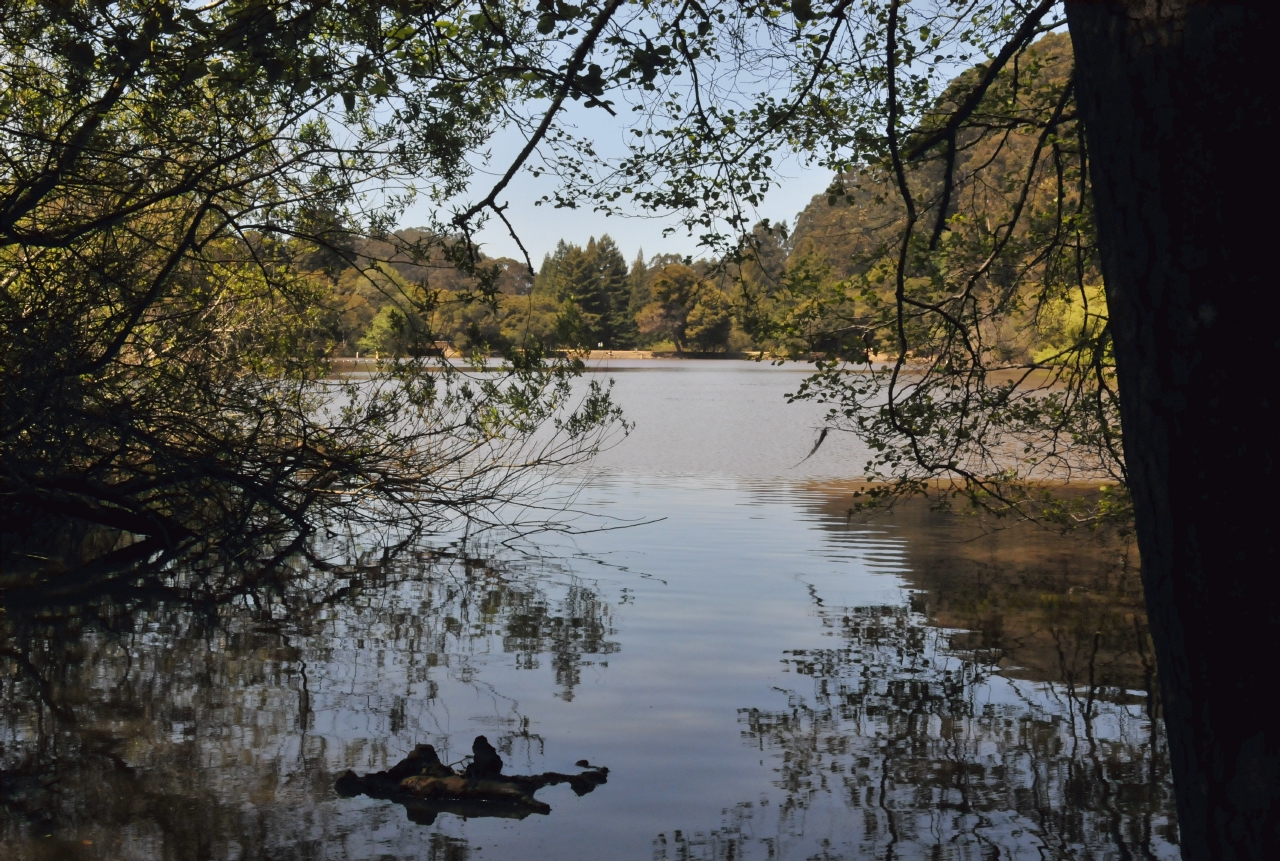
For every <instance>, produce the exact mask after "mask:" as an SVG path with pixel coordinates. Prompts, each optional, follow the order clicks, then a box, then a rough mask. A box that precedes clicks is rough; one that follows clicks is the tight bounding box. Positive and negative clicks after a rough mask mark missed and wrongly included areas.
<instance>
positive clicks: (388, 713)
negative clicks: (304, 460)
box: [0, 362, 1177, 861]
mask: <svg viewBox="0 0 1280 861" xmlns="http://www.w3.org/2000/svg"><path fill="white" fill-rule="evenodd" d="M637 365H641V363H634V365H633V366H625V365H624V366H621V367H619V366H616V365H615V366H614V367H612V368H609V369H608V370H609V372H610V373H612V374H613V376H614V377H615V378H616V380H617V389H616V391H617V394H618V397H619V399H620V400H621V401H622V403H623V405H624V406H625V407H626V408H627V409H628V411H629V413H630V415H631V417H632V418H633V419H634V420H635V421H636V422H637V428H636V430H635V432H634V433H633V434H632V435H631V436H630V437H629V438H628V439H626V440H624V441H623V442H622V443H620V444H619V445H618V446H617V447H615V448H614V449H613V450H611V451H610V452H608V453H607V454H606V455H605V456H604V457H603V458H601V460H600V462H599V463H598V464H597V467H596V470H595V472H594V473H593V475H592V476H591V477H590V479H589V481H588V483H587V486H586V487H585V489H584V490H583V492H582V494H581V496H580V498H579V500H578V505H577V507H578V508H579V509H581V510H583V511H586V512H589V513H590V515H591V516H590V517H586V518H583V519H582V520H581V521H580V522H581V524H582V525H584V526H592V525H595V526H600V525H611V524H617V523H627V522H637V523H643V524H644V525H639V526H635V527H634V528H629V529H622V530H613V531H604V532H596V533H589V534H583V535H579V536H576V537H573V538H566V537H560V538H556V539H554V540H550V539H548V540H546V541H542V542H540V543H539V544H538V546H537V548H536V549H527V550H526V552H522V553H521V552H515V551H512V550H508V549H502V548H497V549H490V550H487V551H485V550H476V549H472V550H469V551H468V552H467V553H458V552H451V551H450V550H449V548H444V550H443V552H439V551H437V552H426V551H424V552H422V553H418V554H412V555H409V556H404V557H401V558H399V559H398V560H396V561H394V562H392V563H390V564H372V563H371V564H370V565H368V566H367V569H366V570H365V571H363V572H357V573H355V574H351V573H350V572H348V574H347V575H344V576H343V577H342V578H340V579H338V580H336V581H335V579H334V577H333V576H331V575H325V574H321V573H318V572H302V576H301V578H300V580H299V582H298V583H296V584H295V585H294V586H292V587H290V588H288V589H284V590H281V591H278V592H275V593H267V592H260V593H253V594H248V595H246V596H245V598H244V599H243V600H240V601H238V602H236V603H234V604H233V605H231V606H222V607H207V606H191V605H189V604H185V603H182V602H178V601H171V602H164V601H158V602H151V603H149V604H146V605H143V606H139V607H133V608H116V609H112V608H110V607H101V608H96V609H93V608H75V609H74V610H72V611H66V610H56V609H45V608H26V609H19V610H12V611H11V612H10V613H9V616H8V618H7V619H6V620H5V624H6V625H7V628H6V633H5V637H6V640H5V642H4V644H3V648H4V651H3V653H0V669H2V671H3V672H2V674H0V685H3V687H2V688H0V745H3V748H2V749H0V767H3V769H4V771H3V774H2V775H0V781H2V783H0V792H2V793H3V806H2V807H0V817H3V820H2V825H0V855H2V856H3V857H4V858H15V859H28V858H32V859H34V858H81V857H82V858H104V859H107V858H112V859H114V858H122V859H135V858H136V859H249V858H279V859H292V858H297V859H320V858H325V859H328V858H333V859H384V858H428V859H485V858H493V859H497V858H504V859H507V858H510V859H544V858H546V859H551V858H555V859H566V858H583V859H594V858H600V859H609V861H614V859H618V861H621V859H678V858H681V859H685V858H687V859H730V858H733V859H739V858H744V859H747V858H761V859H764V858H778V859H809V858H921V859H945V858H957V859H959V858H965V859H967V858H973V859H986V858H1037V859H1039V858H1063V859H1067V858H1118V859H1120V858H1174V857H1176V856H1177V847H1176V829H1175V826H1174V824H1173V819H1172V816H1173V813H1172V810H1173V802H1172V795H1171V787H1170V781H1169V775H1168V765H1167V755H1166V750H1165V743H1164V739H1163V736H1162V734H1161V732H1160V730H1159V726H1158V721H1155V720H1153V717H1158V709H1159V706H1158V703H1157V702H1156V700H1155V698H1154V697H1153V696H1152V694H1151V691H1152V690H1153V686H1154V679H1153V677H1152V670H1151V666H1152V661H1151V657H1150V652H1149V650H1148V647H1147V643H1146V631H1145V617H1144V615H1143V613H1142V609H1141V595H1140V592H1139V585H1138V582H1137V573H1136V570H1135V569H1134V568H1133V565H1132V559H1131V552H1130V550H1129V548H1127V547H1126V546H1125V545H1124V544H1122V543H1120V542H1118V541H1116V540H1100V539H1095V538H1070V539H1067V538H1060V537H1057V536H1053V535H1048V534H1044V533H1041V532H1036V531H1033V530H1030V529H1024V528H1022V527H1018V528H1015V529H1010V530H1002V531H998V532H995V533H993V534H987V535H984V534H983V528H982V526H981V524H979V523H977V522H975V520H974V519H973V518H961V517H956V516H944V515H939V514H934V513H931V512H929V511H928V510H927V508H924V507H919V506H916V507H907V508H905V509H903V510H900V511H898V512H897V513H895V514H894V515H892V516H890V517H884V518H878V519H875V520H872V521H869V522H866V521H862V520H858V519H852V518H850V517H849V516H848V508H849V504H850V500H851V496H850V493H851V485H850V483H849V481H848V479H849V478H850V477H852V476H855V475H857V474H858V473H860V472H861V466H862V462H863V460H864V459H865V457H864V455H863V453H862V452H861V451H860V450H859V449H858V447H857V445H856V443H855V442H853V441H851V440H847V439H838V440H834V441H831V442H828V443H827V444H826V445H824V446H823V447H822V448H821V449H820V450H819V451H818V453H817V454H815V455H814V457H812V458H810V459H809V460H807V461H804V462H803V463H800V461H802V460H803V458H804V456H805V454H806V453H807V452H808V450H809V448H810V447H811V446H812V443H813V439H814V433H815V432H814V428H816V427H817V426H818V425H819V423H820V416H821V409H820V408H816V407H812V406H807V405H793V406H786V405H785V401H784V395H785V393H786V392H787V391H790V390H792V389H794V387H795V385H796V384H797V383H798V382H799V380H800V378H801V377H800V374H799V373H797V372H796V371H793V370H786V369H781V370H780V369H774V368H770V367H769V366H759V365H751V364H747V363H728V362H719V363H718V362H684V363H678V362H661V363H652V362H648V363H643V365H642V366H640V367H636V366H637ZM797 463H799V466H797V465H796V464H797ZM371 559H372V562H373V563H376V562H377V556H376V553H374V554H373V555H372V556H371ZM481 733H482V734H485V735H486V736H487V737H488V738H489V739H490V740H491V741H493V742H494V743H495V744H496V745H497V747H498V748H499V750H500V751H501V752H502V756H503V758H504V760H505V761H506V762H507V767H506V768H507V771H508V772H513V773H536V772H541V771H547V770H557V771H573V770H574V768H573V763H574V762H575V761H576V760H580V759H588V760H590V761H591V762H592V763H595V764H601V765H606V766H608V767H609V768H610V774H609V780H608V783H607V784H605V785H604V786H601V787H600V788H598V789H597V790H596V791H594V792H592V793H590V794H588V795H585V796H582V797H576V796H575V795H574V794H573V792H572V791H571V790H570V789H569V788H568V787H566V786H557V787H549V788H546V789H543V790H541V791H540V792H539V793H538V797H539V798H540V799H542V800H544V801H546V802H548V803H549V804H550V805H551V807H552V808H553V809H552V812H551V813H550V814H549V815H546V816H540V815H533V816H529V817H527V818H525V819H518V820H517V819H508V818H474V817H472V818H466V819H463V818H460V817H457V816H454V815H452V814H449V813H440V814H439V815H437V816H435V817H434V818H432V817H430V816H427V817H425V819H427V820H432V819H433V821H419V822H415V821H411V820H410V818H409V816H408V815H407V812H406V810H405V808H404V807H402V806H399V805H397V804H394V803H391V802H388V801H380V800H375V799H371V798H368V797H359V798H339V797H338V796H337V795H336V794H335V792H334V790H333V782H334V779H335V778H336V776H337V775H338V774H340V773H341V772H342V771H343V770H345V769H347V768H352V769H355V770H356V771H357V772H362V773H363V772H366V771H372V770H377V769H382V768H386V767H387V766H388V765H390V764H392V763H394V762H395V761H397V760H398V759H400V758H401V757H402V756H404V755H405V754H406V753H407V752H408V751H409V750H410V749H411V748H412V747H413V746H414V745H415V744H418V743H423V742H430V743H432V744H434V745H435V746H436V747H437V749H439V750H440V751H441V753H442V756H443V758H444V759H445V760H446V761H457V760H460V759H461V758H462V757H463V756H464V755H466V754H467V753H469V750H470V743H471V740H472V738H474V736H475V735H477V734H481ZM416 818H417V819H419V820H423V819H424V817H423V816H420V815H419V816H417V817H416Z"/></svg>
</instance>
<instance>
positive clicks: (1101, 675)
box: [654, 496, 1179, 861]
mask: <svg viewBox="0 0 1280 861" xmlns="http://www.w3.org/2000/svg"><path fill="white" fill-rule="evenodd" d="M839 499H840V498H839V497H838V496H836V497H832V496H823V497H820V500H821V502H820V504H818V505H816V506H815V513H817V514H819V515H820V516H822V515H825V516H822V519H821V523H822V525H823V526H824V527H825V528H827V529H833V530H836V531H839V530H840V529H841V528H842V523H843V524H844V525H845V526H846V527H847V524H848V522H849V518H848V517H847V516H845V517H835V516H832V515H834V514H835V513H836V512H837V510H838V509H839V507H840V506H839ZM903 509H904V510H899V511H897V512H895V518H894V519H895V521H896V522H897V523H896V525H900V526H907V527H908V528H910V529H912V530H913V531H912V533H911V540H910V542H909V544H908V551H909V552H908V563H909V571H908V573H906V575H905V576H906V579H907V580H908V583H909V585H910V586H911V587H914V589H915V591H914V592H913V593H912V594H911V599H910V605H909V606H878V607H845V608H830V607H825V606H823V602H822V600H821V597H820V596H819V595H817V594H816V593H815V595H814V603H815V607H814V613H815V615H816V616H817V618H818V619H819V620H820V622H821V624H822V626H823V628H824V629H825V631H826V632H827V633H828V634H829V636H830V637H831V638H832V640H833V641H834V643H833V645H832V646H831V647H830V648H825V649H808V650H792V651H787V652H785V653H784V655H783V661H784V662H785V663H786V665H787V666H788V669H789V670H790V671H791V672H792V673H794V674H795V675H796V676H797V677H798V678H797V681H796V684H795V685H793V686H792V687H790V688H788V689H785V690H782V689H780V690H779V693H780V694H782V695H784V696H785V698H786V700H787V703H786V706H785V707H783V708H759V707H753V708H743V709H740V711H739V720H740V724H741V728H742V735H743V738H744V739H745V740H747V741H748V743H750V744H752V745H755V746H756V747H757V748H758V749H759V750H760V751H761V752H762V753H764V754H768V755H770V756H771V757H772V760H773V763H774V772H775V780H774V785H775V786H776V787H777V788H778V789H780V790H782V792H783V796H784V798H783V801H782V803H781V805H780V806H779V807H780V809H778V810H776V811H773V812H772V813H770V814H769V815H765V814H764V812H763V811H761V810H759V809H758V806H757V805H755V804H752V803H742V804H739V805H737V807H735V808H734V809H732V810H729V811H726V817H725V822H724V824H723V826H722V827H721V828H720V829H717V830H714V831H711V832H706V833H700V834H694V835H689V834H685V833H682V832H674V834H662V835H661V836H660V837H659V838H658V839H657V840H656V841H655V844H654V858H655V859H664V861H666V859H731V858H745V857H756V856H757V855H759V856H760V857H774V855H775V853H776V851H777V848H778V846H777V844H778V843H779V842H782V841H785V839H786V837H787V836H788V835H793V836H798V835H799V834H802V833H803V832H804V831H805V830H806V828H808V829H809V830H811V831H812V830H813V829H812V825H813V823H812V822H811V821H810V819H811V818H814V819H816V817H812V816H811V814H813V813H814V812H815V810H816V809H817V808H820V807H824V806H825V807H830V806H831V805H832V804H835V805H842V806H843V807H844V808H845V810H846V813H845V814H844V816H843V817H840V818H841V819H842V822H841V832H842V833H840V834H839V835H838V836H835V837H833V838H831V839H823V840H820V841H819V843H820V852H819V854H818V855H815V856H813V857H821V858H886V859H889V858H913V859H914V858H929V859H935V858H936V859H942V858H948V859H950V858H955V859H988V858H1023V857H1025V858H1041V859H1043V858H1054V859H1059V858H1061V859H1068V858H1118V859H1129V858H1148V859H1151V858H1163V859H1174V858H1177V857H1179V851H1178V847H1177V839H1178V838H1177V827H1176V824H1175V820H1174V813H1173V812H1174V801H1173V793H1172V783H1171V778H1170V775H1169V766H1168V752H1167V748H1166V742H1165V737H1164V733H1163V726H1162V724H1161V723H1160V720H1159V717H1160V715H1159V696H1158V689H1157V683H1156V679H1155V672H1154V658H1153V656H1152V653H1151V647H1150V641H1149V635H1148V632H1147V628H1146V618H1145V612H1144V609H1143V604H1142V594H1141V585H1140V582H1139V579H1138V572H1137V570H1136V568H1135V567H1134V566H1135V563H1136V559H1135V558H1134V556H1133V550H1132V547H1129V546H1127V545H1126V544H1125V543H1124V542H1122V541H1120V540H1118V539H1117V537H1116V536H1106V535H1104V536H1097V537H1094V538H1092V539H1081V537H1080V536H1074V537H1071V538H1068V537H1064V536H1060V535H1055V534H1054V533H1051V532H1039V531H1035V530H1034V529H1033V530H1016V531H1013V532H1011V533H1008V534H1005V533H1002V532H1000V531H994V532H990V531H988V530H990V528H991V526H992V524H991V523H990V522H984V521H982V520H981V519H978V520H974V519H972V518H971V519H967V520H966V519H964V518H957V517H956V516H955V515H951V514H943V513H939V512H933V511H930V510H929V509H928V507H927V506H926V505H924V504H922V503H919V502H917V503H911V504H907V505H905V506H903ZM837 816H839V814H837ZM774 817H776V824H772V823H771V824H772V827H771V828H770V829H766V830H774V829H776V831H777V834H778V835H779V836H777V837H775V836H773V835H770V836H768V837H764V838H760V837H755V836H753V835H756V834H758V833H760V832H761V830H762V829H761V828H760V825H762V824H763V822H762V820H771V819H772V818H774ZM756 850H763V851H756Z"/></svg>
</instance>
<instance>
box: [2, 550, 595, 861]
mask: <svg viewBox="0 0 1280 861" xmlns="http://www.w3.org/2000/svg"><path fill="white" fill-rule="evenodd" d="M557 574H558V575H559V576H556V575H557ZM335 582H336V583H337V585H336V586H335V585H334V584H335ZM3 624H4V628H3V643H2V648H3V651H2V652H0V685H3V688H2V690H0V744H2V745H3V749H2V752H0V768H2V769H3V771H2V772H0V779H2V780H3V784H2V786H0V791H2V799H3V816H4V819H3V825H2V826H0V827H2V829H3V830H2V831H0V846H3V847H6V853H5V857H6V858H15V859H23V858H56V857H65V856H66V855H68V854H69V853H76V854H77V855H81V854H83V855H84V857H110V858H129V859H132V858H139V859H141V858H147V859H151V858H182V859H197V858H199V859H203V858H257V857H266V856H270V857H273V858H286V857H292V858H325V857H351V856H354V857H361V856H364V855H367V854H374V855H377V854H380V853H379V852H377V851H376V848H375V847H374V846H368V847H363V848H362V847H361V846H360V844H361V842H362V841H371V842H376V840H377V836H376V834H377V831H378V829H379V823H377V822H373V823H371V822H369V821H368V820H367V819H361V820H360V821H359V822H357V821H355V820H352V819H350V816H349V815H344V813H343V812H342V811H341V810H338V809H335V808H333V807H331V806H330V807H326V806H325V805H323V804H321V805H316V804H315V802H316V801H317V800H328V799H332V797H333V779H334V776H335V775H336V774H337V773H339V772H340V771H342V770H344V769H346V768H355V769H357V770H359V771H362V772H363V771H372V770H375V769H381V768H385V767H386V766H387V764H388V763H390V762H394V761H395V760H397V759H399V758H400V756H402V755H403V754H404V753H405V752H406V751H407V750H408V749H409V748H411V747H412V746H413V744H414V743H416V742H422V741H428V740H430V741H433V742H434V743H435V744H436V746H437V748H438V749H439V750H440V751H441V754H442V756H443V757H444V759H445V760H446V761H449V760H450V759H461V758H462V757H463V756H464V754H465V753H466V752H467V750H468V746H469V745H470V742H471V736H469V735H466V733H465V732H463V733H461V734H460V737H459V738H458V739H456V740H453V739H451V737H450V734H449V721H448V714H447V712H448V705H447V704H446V703H442V702H441V699H440V696H439V688H440V685H441V684H449V685H453V686H455V687H456V686H458V685H464V686H468V687H469V688H471V689H473V690H474V691H475V693H476V695H477V696H479V697H481V698H482V699H484V700H486V701H487V702H488V705H489V709H490V713H491V717H490V721H491V723H492V724H493V725H494V731H493V735H494V736H496V739H495V740H496V742H497V746H498V748H499V750H501V751H503V752H504V754H506V755H508V756H511V755H513V754H514V755H515V756H516V758H517V760H518V759H519V756H520V753H521V749H522V748H529V747H537V746H538V745H539V743H540V739H539V737H538V736H537V735H536V734H533V733H530V732H529V730H528V719H527V717H526V716H524V715H522V714H521V713H520V710H519V706H518V703H516V702H514V701H511V700H509V699H507V698H505V697H504V696H503V695H502V694H501V693H500V692H499V691H496V690H494V689H492V688H491V687H489V686H488V685H487V684H486V683H485V682H484V681H482V680H481V679H480V678H479V676H478V674H477V672H476V666H475V663H476V661H477V660H478V659H482V658H483V656H484V653H486V652H493V651H497V652H506V653H511V655H513V656H514V658H515V664H516V666H518V667H521V668H525V669H536V668H538V666H539V663H540V662H541V661H543V660H549V661H550V663H551V667H552V669H553V670H554V678H555V684H556V686H557V688H558V695H559V696H561V697H562V698H564V699H571V698H572V697H573V692H574V688H575V686H576V685H577V684H578V683H579V680H580V679H579V674H580V671H581V668H582V667H583V666H584V665H586V664H589V663H591V662H592V661H594V660H599V658H600V657H603V656H607V655H609V654H610V653H612V652H614V651H616V650H617V648H618V647H617V644H616V643H615V642H614V641H613V640H611V639H610V637H611V636H612V634H613V624H612V619H611V611H610V609H609V607H608V606H607V605H605V604H604V603H603V602H602V601H601V600H600V599H599V597H598V596H597V595H596V594H595V593H594V592H593V591H592V589H591V588H590V587H589V586H588V585H586V584H584V583H582V582H581V581H579V580H577V579H576V578H574V577H572V576H564V575H563V574H562V572H556V571H555V570H554V569H548V568H539V567H538V566H529V565H525V566H523V568H521V569H516V570H515V571H514V573H513V571H512V570H508V568H499V567H496V566H495V565H493V564H491V562H490V561H489V560H486V559H476V558H466V557H452V558H451V557H447V556H445V557H440V556H428V555H418V556H416V557H409V558H406V559H404V560H402V561H401V562H399V563H397V564H395V565H390V566H371V567H366V568H363V569H361V570H358V571H352V572H351V576H350V577H348V578H343V579H338V580H335V578H334V577H333V576H332V574H327V575H324V576H318V575H316V576H312V577H306V576H304V577H301V578H299V579H296V580H294V581H292V582H289V583H288V584H286V585H284V586H283V587H279V588H261V589H254V590H249V591H246V592H245V593H244V594H243V595H242V596H240V597H239V598H238V599H236V600H235V601H233V602H232V603H230V604H223V605H209V604H205V603H203V602H201V601H199V600H194V599H193V600H178V599H174V597H173V596H170V598H169V599H167V600H163V601H140V602H134V604H133V605H132V606H122V605H120V604H112V603H111V602H109V601H105V600H104V601H101V602H99V603H96V604H89V605H83V606H73V607H65V606H64V607H58V608H51V607H40V606H36V607H31V606H27V607H9V608H8V611H7V614H6V616H5V617H3ZM451 741H454V742H455V743H454V744H453V746H452V748H451V746H450V742H451ZM397 817H399V818H402V817H403V812H399V813H397V812H396V810H395V809H394V808H389V809H387V810H386V811H385V812H384V813H383V814H382V818H383V819H384V820H385V819H387V818H397ZM374 818H375V819H376V818H377V816H376V815H375V817H374ZM386 825H387V822H386V821H383V822H381V826H382V827H384V828H385V826H386ZM47 835H48V836H47ZM383 837H385V835H383ZM428 837H429V839H427V838H428ZM412 845H413V852H414V853H415V854H419V853H424V852H425V856H423V857H429V858H433V859H434V858H439V859H446V858H447V859H455V858H464V857H466V856H467V847H466V843H465V841H462V840H459V839H456V838H453V837H450V836H448V835H446V834H441V833H436V834H431V835H423V836H422V838H421V839H414V840H413V844H412ZM95 847H96V848H95ZM366 850H367V851H366ZM10 851H11V852H12V853H13V854H8V853H9V852H10ZM85 853H87V854H85Z"/></svg>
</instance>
